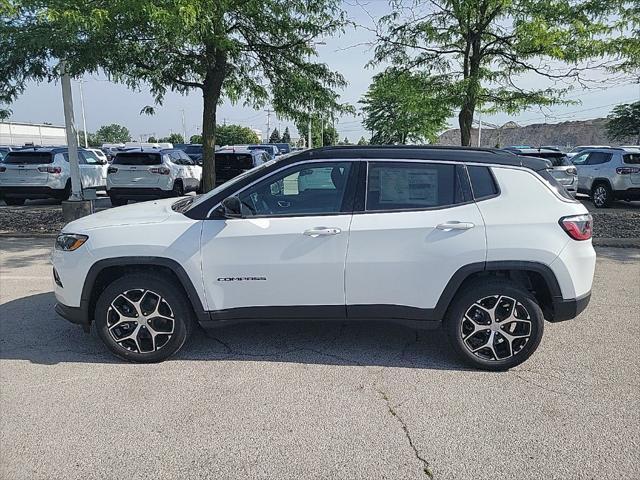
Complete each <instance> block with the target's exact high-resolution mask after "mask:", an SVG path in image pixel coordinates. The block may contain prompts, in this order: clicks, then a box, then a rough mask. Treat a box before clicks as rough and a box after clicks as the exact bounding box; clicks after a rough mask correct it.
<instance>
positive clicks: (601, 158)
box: [587, 152, 611, 165]
mask: <svg viewBox="0 0 640 480" xmlns="http://www.w3.org/2000/svg"><path fill="white" fill-rule="evenodd" d="M609 160H611V154H610V153H604V152H591V153H590V154H589V158H587V165H600V164H602V163H607V162H608V161H609Z"/></svg>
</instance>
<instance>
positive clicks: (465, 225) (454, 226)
mask: <svg viewBox="0 0 640 480" xmlns="http://www.w3.org/2000/svg"><path fill="white" fill-rule="evenodd" d="M473 227H475V225H474V224H473V223H471V222H445V223H440V224H439V225H436V228H437V229H438V230H444V231H445V232H449V231H451V230H469V229H470V228H473Z"/></svg>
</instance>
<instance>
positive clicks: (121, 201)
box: [109, 197, 129, 207]
mask: <svg viewBox="0 0 640 480" xmlns="http://www.w3.org/2000/svg"><path fill="white" fill-rule="evenodd" d="M109 199H110V200H111V206H113V207H121V206H122V205H126V204H127V203H128V202H129V200H127V199H126V198H118V197H109Z"/></svg>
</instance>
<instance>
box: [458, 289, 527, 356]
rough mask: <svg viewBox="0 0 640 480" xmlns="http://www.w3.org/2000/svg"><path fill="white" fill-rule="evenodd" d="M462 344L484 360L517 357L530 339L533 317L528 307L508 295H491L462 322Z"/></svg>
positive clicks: (472, 307)
mask: <svg viewBox="0 0 640 480" xmlns="http://www.w3.org/2000/svg"><path fill="white" fill-rule="evenodd" d="M461 333H462V343H463V344H464V346H465V347H466V348H467V349H468V350H469V351H470V352H471V353H473V354H474V355H475V356H477V357H479V358H481V359H482V360H488V361H499V360H506V359H508V358H511V357H513V356H514V355H517V354H518V353H519V352H521V351H522V349H523V348H524V346H525V345H526V344H527V342H528V341H529V338H530V337H531V317H530V315H529V312H528V311H527V309H526V308H525V306H524V305H523V304H522V303H520V302H518V301H517V300H515V299H514V298H512V297H508V296H506V295H491V296H488V297H485V298H482V299H480V300H478V301H476V302H474V303H473V305H471V307H469V308H468V309H467V311H466V312H465V314H464V319H463V320H462V323H461Z"/></svg>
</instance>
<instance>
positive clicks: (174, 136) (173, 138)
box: [158, 132, 184, 144]
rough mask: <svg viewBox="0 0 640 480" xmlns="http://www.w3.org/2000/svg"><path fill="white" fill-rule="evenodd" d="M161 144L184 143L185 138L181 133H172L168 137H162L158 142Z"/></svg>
mask: <svg viewBox="0 0 640 480" xmlns="http://www.w3.org/2000/svg"><path fill="white" fill-rule="evenodd" d="M158 142H160V143H173V144H176V143H184V137H183V136H182V135H181V134H179V133H175V132H173V133H171V134H169V136H167V137H162V138H160V139H159V140H158Z"/></svg>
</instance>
